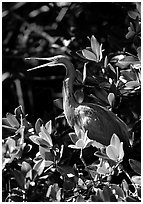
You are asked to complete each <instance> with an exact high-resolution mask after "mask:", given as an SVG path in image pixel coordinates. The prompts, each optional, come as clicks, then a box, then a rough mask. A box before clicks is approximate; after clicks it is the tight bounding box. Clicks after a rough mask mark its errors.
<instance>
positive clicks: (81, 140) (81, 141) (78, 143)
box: [75, 139, 85, 148]
mask: <svg viewBox="0 0 143 204" xmlns="http://www.w3.org/2000/svg"><path fill="white" fill-rule="evenodd" d="M75 145H76V146H77V147H78V148H83V147H84V145H85V143H84V141H83V139H79V140H78V141H77V142H76V144H75Z"/></svg>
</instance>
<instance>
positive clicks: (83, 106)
mask: <svg viewBox="0 0 143 204" xmlns="http://www.w3.org/2000/svg"><path fill="white" fill-rule="evenodd" d="M26 59H37V60H46V61H48V63H45V64H42V65H40V66H37V67H34V68H32V69H29V70H27V71H31V70H35V69H38V68H42V67H47V66H48V67H53V66H54V67H55V66H64V67H65V69H66V74H65V78H64V80H63V90H62V96H63V110H64V115H65V118H66V120H67V123H68V124H69V126H71V127H72V128H73V129H74V130H75V132H77V130H83V131H85V132H86V131H87V132H88V137H89V139H91V140H94V141H96V142H99V143H101V144H103V145H105V146H108V145H109V144H110V139H111V137H112V135H113V134H114V133H115V134H116V135H117V136H118V137H119V139H120V141H122V142H123V146H124V151H127V150H129V148H130V142H129V132H128V128H127V125H126V124H125V123H124V122H123V121H122V120H121V119H120V118H119V117H118V116H116V115H115V114H114V113H113V112H112V111H110V110H109V109H107V108H106V107H103V106H101V105H99V104H94V103H87V102H86V103H85V102H82V103H78V102H77V101H76V99H75V97H74V90H73V86H74V81H75V79H76V72H75V68H74V65H73V63H72V62H71V60H70V59H69V57H67V56H64V55H57V56H54V57H49V58H26Z"/></svg>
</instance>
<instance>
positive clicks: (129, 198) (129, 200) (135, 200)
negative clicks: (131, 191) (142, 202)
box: [126, 196, 138, 202]
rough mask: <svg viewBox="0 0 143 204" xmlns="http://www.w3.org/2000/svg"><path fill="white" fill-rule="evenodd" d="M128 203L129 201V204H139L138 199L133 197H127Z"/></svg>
mask: <svg viewBox="0 0 143 204" xmlns="http://www.w3.org/2000/svg"><path fill="white" fill-rule="evenodd" d="M126 201H127V202H138V200H137V199H135V198H133V197H131V196H127V197H126Z"/></svg>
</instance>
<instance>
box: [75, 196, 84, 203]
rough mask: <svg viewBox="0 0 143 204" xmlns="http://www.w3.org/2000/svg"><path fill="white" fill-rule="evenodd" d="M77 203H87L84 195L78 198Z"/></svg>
mask: <svg viewBox="0 0 143 204" xmlns="http://www.w3.org/2000/svg"><path fill="white" fill-rule="evenodd" d="M76 202H85V200H84V198H83V196H82V195H79V196H78V197H77V198H76Z"/></svg>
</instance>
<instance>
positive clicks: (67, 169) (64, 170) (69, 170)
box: [57, 165, 75, 176]
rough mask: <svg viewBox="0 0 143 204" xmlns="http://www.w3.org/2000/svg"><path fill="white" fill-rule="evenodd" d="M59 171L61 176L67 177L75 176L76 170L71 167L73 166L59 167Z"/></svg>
mask: <svg viewBox="0 0 143 204" xmlns="http://www.w3.org/2000/svg"><path fill="white" fill-rule="evenodd" d="M57 170H58V172H59V173H60V174H61V175H63V176H67V175H69V174H72V175H74V176H75V170H74V168H73V167H71V166H65V165H63V166H57Z"/></svg>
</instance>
